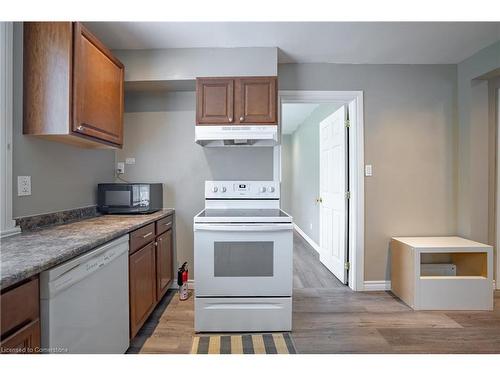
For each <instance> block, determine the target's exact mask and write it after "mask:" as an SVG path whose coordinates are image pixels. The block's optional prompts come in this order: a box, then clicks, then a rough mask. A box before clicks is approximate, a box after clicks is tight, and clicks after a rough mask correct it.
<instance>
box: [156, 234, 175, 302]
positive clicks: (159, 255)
mask: <svg viewBox="0 0 500 375" xmlns="http://www.w3.org/2000/svg"><path fill="white" fill-rule="evenodd" d="M172 278H173V264H172V229H169V230H167V231H166V232H165V233H163V234H161V235H159V236H158V237H157V239H156V299H157V301H159V300H160V299H161V298H162V297H163V296H164V295H165V293H166V292H167V290H168V287H169V286H170V283H171V281H172Z"/></svg>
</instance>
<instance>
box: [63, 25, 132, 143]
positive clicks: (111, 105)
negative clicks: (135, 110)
mask: <svg viewBox="0 0 500 375" xmlns="http://www.w3.org/2000/svg"><path fill="white" fill-rule="evenodd" d="M74 34H75V35H74V38H75V39H74V48H75V50H74V77H73V84H74V91H73V111H74V121H73V129H72V130H73V132H75V133H77V134H82V135H85V136H90V137H94V138H98V139H101V140H103V141H106V142H111V143H114V144H117V145H121V144H122V139H123V79H124V67H123V64H122V63H121V62H120V61H118V60H117V59H116V58H115V57H114V56H113V55H112V54H111V52H110V51H109V50H108V49H107V48H106V47H105V46H104V45H103V44H102V43H100V42H99V40H97V39H96V38H95V37H94V36H93V35H92V34H91V33H90V32H89V31H88V30H86V29H85V27H83V26H82V25H81V24H79V23H76V24H75V33H74Z"/></svg>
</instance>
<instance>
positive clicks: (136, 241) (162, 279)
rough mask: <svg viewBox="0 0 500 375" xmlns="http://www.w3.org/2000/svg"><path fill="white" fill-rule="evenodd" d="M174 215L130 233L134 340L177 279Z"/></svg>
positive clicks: (131, 333) (130, 276) (130, 284)
mask: <svg viewBox="0 0 500 375" xmlns="http://www.w3.org/2000/svg"><path fill="white" fill-rule="evenodd" d="M173 249H174V246H173V216H167V217H164V218H162V219H160V220H157V221H156V222H155V223H153V224H148V225H146V226H144V227H142V228H139V229H137V230H135V231H134V232H132V233H130V256H129V288H130V337H131V338H133V337H134V336H135V335H136V334H137V332H138V331H139V329H140V328H141V327H142V325H143V324H144V322H145V321H146V320H147V319H148V317H149V315H150V314H151V312H152V311H153V309H154V308H155V307H156V305H157V303H158V302H159V301H160V300H161V298H162V297H163V296H164V295H165V293H166V292H167V290H168V288H169V287H170V285H171V284H172V280H173V272H174V271H173V267H174V264H173Z"/></svg>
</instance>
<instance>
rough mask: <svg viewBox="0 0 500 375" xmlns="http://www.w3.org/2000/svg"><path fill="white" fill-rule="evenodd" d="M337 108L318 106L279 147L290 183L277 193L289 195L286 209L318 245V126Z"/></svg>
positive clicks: (334, 105)
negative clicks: (286, 166)
mask: <svg viewBox="0 0 500 375" xmlns="http://www.w3.org/2000/svg"><path fill="white" fill-rule="evenodd" d="M337 108H339V105H338V104H321V105H320V106H319V107H318V108H316V109H315V110H314V111H313V112H312V113H311V114H310V115H309V116H308V117H307V118H306V119H305V120H304V122H303V123H302V124H300V125H299V127H298V128H297V129H296V130H295V131H294V132H293V134H292V135H291V140H290V141H289V142H285V143H284V144H283V148H282V150H283V149H284V150H285V151H284V152H283V151H282V160H283V159H285V158H287V157H288V158H290V160H283V162H288V163H291V166H290V167H289V169H290V172H289V173H288V174H289V175H290V182H288V183H283V185H282V189H281V191H282V192H284V195H285V196H289V198H288V199H289V202H290V203H289V210H290V214H291V215H292V216H293V218H294V222H295V224H297V226H298V227H299V228H300V229H301V230H302V231H304V232H305V233H306V234H307V235H308V236H309V237H310V238H311V239H312V240H313V241H314V242H316V243H317V244H319V206H318V204H317V203H316V198H317V197H319V123H320V122H321V121H323V120H324V119H325V118H326V117H328V115H330V114H332V113H333V112H335V110H336V109H337Z"/></svg>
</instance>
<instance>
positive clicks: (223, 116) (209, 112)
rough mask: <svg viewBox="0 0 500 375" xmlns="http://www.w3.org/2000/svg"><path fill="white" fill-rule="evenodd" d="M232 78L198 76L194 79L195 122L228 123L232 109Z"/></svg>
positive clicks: (231, 115) (231, 117) (231, 116)
mask: <svg viewBox="0 0 500 375" xmlns="http://www.w3.org/2000/svg"><path fill="white" fill-rule="evenodd" d="M233 106H234V80H233V79H227V78H198V79H197V80H196V123H197V124H200V125H203V124H205V125H207V124H214V125H218V124H230V123H232V122H233V120H234V118H233V111H234V108H233Z"/></svg>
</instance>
